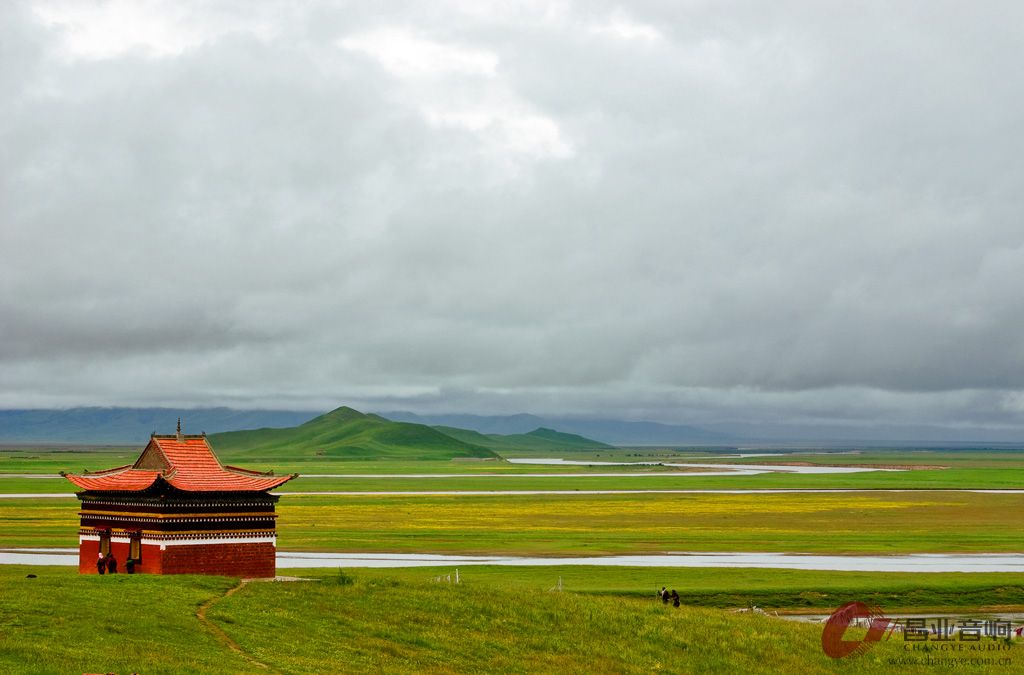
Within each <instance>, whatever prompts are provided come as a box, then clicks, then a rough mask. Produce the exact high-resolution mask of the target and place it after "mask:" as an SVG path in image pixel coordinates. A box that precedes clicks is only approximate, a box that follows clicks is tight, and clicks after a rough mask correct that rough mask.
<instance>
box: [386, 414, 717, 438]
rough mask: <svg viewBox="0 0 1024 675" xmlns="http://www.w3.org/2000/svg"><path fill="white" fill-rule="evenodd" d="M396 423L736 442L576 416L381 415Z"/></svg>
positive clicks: (711, 434) (695, 431)
mask: <svg viewBox="0 0 1024 675" xmlns="http://www.w3.org/2000/svg"><path fill="white" fill-rule="evenodd" d="M378 414H380V416H381V417H386V418H388V419H389V420H395V421H396V422H416V423H418V424H431V425H439V426H447V427H459V428H463V429H472V430H474V431H478V432H480V433H482V434H522V433H526V432H528V431H530V430H532V429H537V428H539V427H540V428H550V429H558V430H559V431H562V432H566V433H571V434H579V435H581V436H586V437H588V438H594V439H597V440H599V441H602V442H604V443H610V444H611V445H686V444H698V445H700V444H707V445H722V444H729V443H731V442H735V441H736V440H737V439H736V437H735V436H731V435H729V434H727V433H722V432H717V431H709V430H707V429H702V428H700V427H691V426H686V425H681V424H661V423H660V422H631V421H625V420H614V419H585V418H575V417H538V416H536V415H526V414H520V415H490V416H488V415H417V414H415V413H411V412H407V411H391V412H382V413H378Z"/></svg>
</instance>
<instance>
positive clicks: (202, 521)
mask: <svg viewBox="0 0 1024 675" xmlns="http://www.w3.org/2000/svg"><path fill="white" fill-rule="evenodd" d="M62 475H63V476H64V477H65V478H67V479H68V480H70V481H71V482H72V483H74V484H75V485H76V486H78V487H79V488H81V489H82V492H79V493H78V498H79V499H80V500H81V502H82V504H81V505H82V510H81V511H80V512H79V515H80V516H81V528H80V529H79V531H78V541H79V548H78V551H79V552H78V556H79V557H78V570H79V572H80V573H82V574H88V573H92V574H96V573H97V569H96V561H97V558H99V557H100V556H101V555H104V556H105V555H107V554H108V553H110V554H113V556H114V558H116V559H117V561H118V566H119V568H120V570H121V571H124V570H125V567H126V563H127V561H128V560H129V559H130V560H132V563H133V567H134V571H135V572H137V573H144V574H221V575H227V576H240V577H272V576H274V575H275V573H276V564H275V557H276V553H277V531H276V528H275V521H276V519H277V515H276V514H275V513H274V504H275V503H276V502H277V499H278V498H277V496H276V495H272V494H270V493H269V492H268V491H269V490H272V489H273V488H276V487H278V486H280V485H282V484H284V483H286V482H288V481H289V480H291V479H292V478H295V477H297V476H298V474H292V475H288V476H281V477H276V476H274V475H273V472H269V473H261V472H258V471H248V470H246V469H239V468H237V467H233V466H224V465H222V464H221V463H220V460H218V459H217V456H216V455H215V454H214V453H213V448H212V447H210V442H209V441H208V440H207V439H206V434H205V433H204V434H201V435H198V436H195V435H192V436H186V435H184V434H182V433H181V421H180V420H179V421H178V432H177V433H176V434H174V435H169V436H158V435H156V434H153V436H151V437H150V439H149V444H148V445H147V446H146V449H145V450H143V451H142V454H141V455H140V456H139V458H138V460H136V462H135V463H134V464H131V465H126V466H120V467H117V468H114V469H107V470H105V471H97V472H88V471H87V472H85V473H84V474H82V475H73V474H67V473H65V474H62Z"/></svg>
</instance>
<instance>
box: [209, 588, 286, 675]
mask: <svg viewBox="0 0 1024 675" xmlns="http://www.w3.org/2000/svg"><path fill="white" fill-rule="evenodd" d="M247 583H248V580H246V579H242V580H241V581H239V582H238V585H237V586H234V587H233V588H231V589H229V590H228V592H227V593H225V594H224V595H219V596H216V597H213V598H210V599H209V600H207V601H206V602H204V603H203V604H201V605H200V606H199V609H197V610H196V618H197V619H199V622H200V623H201V624H203V625H204V626H206V629H207V630H209V631H210V633H212V634H213V636H214V637H215V638H217V640H218V641H220V642H221V643H222V644H223V645H224V646H226V647H227V648H228V649H230V650H231V651H233V652H235V653H237V654H238V655H239V656H241V657H242V658H243V659H245V660H246V661H248V662H249V663H250V664H251V665H253V666H256V667H257V668H262V669H263V670H266V671H268V672H271V673H277V672H279V671H277V670H275V669H274V668H271V667H270V666H268V665H267V664H265V663H263V662H261V661H257V660H256V659H255V658H253V657H252V656H250V655H249V654H247V653H246V652H245V650H243V649H242V647H241V645H239V644H238V643H237V642H235V641H234V640H232V639H231V636H229V635H228V634H227V633H225V632H224V630H223V629H222V628H221V627H220V626H218V625H217V624H215V623H214V622H213V621H210V620H209V619H208V618H206V612H207V611H208V610H209V609H210V608H211V607H213V606H214V605H215V604H217V603H218V602H220V601H221V600H224V599H225V598H229V597H231V596H232V595H234V594H235V593H237V592H238V591H240V590H241V589H242V587H243V586H245V585H246V584H247Z"/></svg>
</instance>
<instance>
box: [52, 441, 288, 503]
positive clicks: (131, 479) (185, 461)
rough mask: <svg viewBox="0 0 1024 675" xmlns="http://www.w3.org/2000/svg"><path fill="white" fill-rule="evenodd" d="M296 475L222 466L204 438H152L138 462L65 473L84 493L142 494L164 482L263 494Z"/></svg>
mask: <svg viewBox="0 0 1024 675" xmlns="http://www.w3.org/2000/svg"><path fill="white" fill-rule="evenodd" d="M297 475H298V474H291V475H288V476H272V475H270V474H268V473H260V472H258V471H249V470H247V469H239V468H237V467H233V466H227V467H225V466H223V465H222V464H221V463H220V460H218V459H217V455H215V454H213V448H211V447H210V443H209V442H208V441H207V440H206V436H181V437H178V436H177V435H175V436H153V437H152V438H150V439H149V445H147V446H146V449H145V450H143V451H142V454H141V455H140V456H139V459H138V460H136V462H135V464H133V465H131V466H120V467H117V468H114V469H107V470H106V471H98V472H95V473H87V474H84V475H80V476H79V475H74V474H64V477H65V478H67V479H68V480H69V481H71V482H72V483H74V484H75V485H77V486H78V487H80V488H82V489H83V490H97V491H104V492H141V491H142V490H145V489H147V488H149V487H151V486H152V485H153V484H154V483H156V482H157V481H160V480H162V481H165V482H167V483H170V484H171V485H172V486H174V487H175V488H177V489H179V490H184V491H186V492H263V491H265V490H271V489H273V488H276V487H278V486H279V485H282V484H284V483H287V482H288V481H290V480H291V479H292V478H295V477H296V476H297Z"/></svg>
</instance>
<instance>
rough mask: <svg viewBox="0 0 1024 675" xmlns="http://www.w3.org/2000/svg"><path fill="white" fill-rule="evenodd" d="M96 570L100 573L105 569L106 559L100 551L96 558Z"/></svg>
mask: <svg viewBox="0 0 1024 675" xmlns="http://www.w3.org/2000/svg"><path fill="white" fill-rule="evenodd" d="M96 571H97V572H98V573H100V574H103V573H104V572H106V571H107V560H106V558H104V557H103V554H102V553H100V557H99V558H96Z"/></svg>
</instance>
